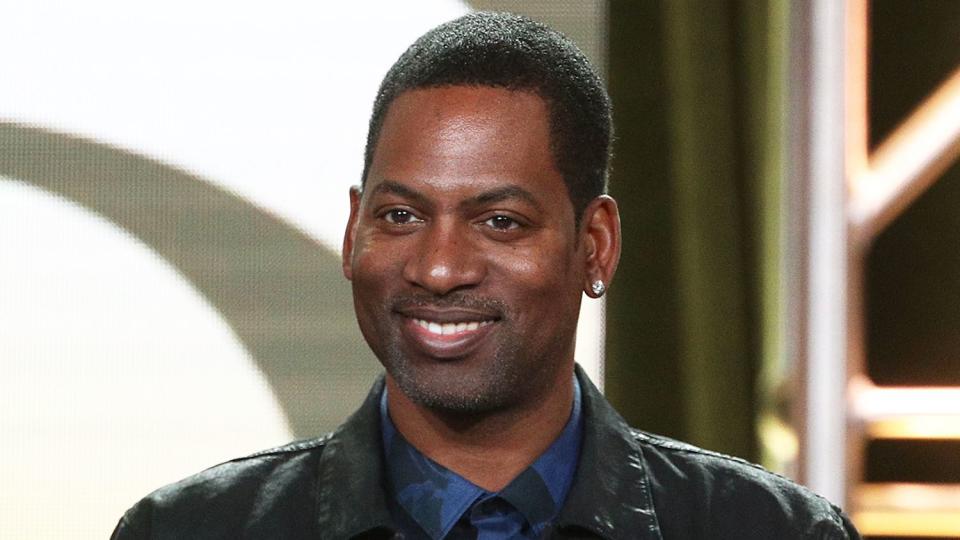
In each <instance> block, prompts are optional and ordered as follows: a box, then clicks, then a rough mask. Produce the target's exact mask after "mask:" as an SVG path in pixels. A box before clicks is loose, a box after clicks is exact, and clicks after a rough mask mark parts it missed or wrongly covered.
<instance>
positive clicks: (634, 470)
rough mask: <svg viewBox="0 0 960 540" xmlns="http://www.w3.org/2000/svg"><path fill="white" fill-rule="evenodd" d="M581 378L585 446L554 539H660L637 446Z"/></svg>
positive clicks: (621, 422)
mask: <svg viewBox="0 0 960 540" xmlns="http://www.w3.org/2000/svg"><path fill="white" fill-rule="evenodd" d="M577 378H578V379H579V381H580V388H581V390H582V391H583V412H584V415H585V418H584V433H583V447H582V449H581V451H580V463H579V464H578V466H577V473H576V477H575V478H574V481H573V485H572V486H571V488H570V493H569V495H568V496H567V500H566V502H565V503H564V506H563V509H562V510H561V511H560V516H559V518H558V520H557V527H556V528H555V531H556V532H555V535H556V536H555V537H557V538H578V537H579V538H591V537H597V536H599V537H600V538H608V539H610V540H627V539H631V540H638V539H639V540H661V535H660V527H659V525H658V523H657V516H656V513H655V511H654V507H653V498H652V495H651V490H650V481H649V478H648V476H647V469H646V462H645V461H644V458H643V452H642V451H641V449H640V446H639V444H638V443H637V442H636V440H635V439H634V437H633V435H632V433H631V431H630V428H629V427H628V426H627V424H626V421H624V420H623V418H622V417H621V416H620V415H619V414H618V413H617V412H616V411H615V410H614V409H613V407H612V406H611V405H610V404H609V403H608V402H607V400H606V399H605V398H604V397H603V396H602V395H601V394H600V391H599V390H597V388H596V387H595V386H594V385H593V383H591V382H590V380H589V379H588V378H587V376H586V375H585V374H584V373H583V370H582V369H580V367H579V366H577Z"/></svg>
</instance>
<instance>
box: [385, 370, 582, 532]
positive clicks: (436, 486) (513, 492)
mask: <svg viewBox="0 0 960 540" xmlns="http://www.w3.org/2000/svg"><path fill="white" fill-rule="evenodd" d="M573 389H574V392H573V407H572V410H571V414H570V419H569V420H568V421H567V424H566V426H564V428H563V431H561V433H560V435H559V436H558V437H557V439H556V440H555V441H554V442H553V443H552V444H551V445H550V447H549V448H547V450H546V451H545V452H544V453H543V454H541V455H540V457H539V458H537V460H536V461H535V462H534V463H533V464H532V465H530V467H528V468H527V469H526V470H524V471H523V472H521V473H520V474H519V475H518V476H517V477H516V478H515V479H513V480H512V481H511V482H510V484H508V485H507V486H506V487H505V488H504V489H503V490H501V491H500V492H499V493H498V495H499V496H500V497H502V498H503V499H505V500H506V501H507V502H509V503H510V504H512V505H513V506H514V507H515V508H516V509H517V510H518V511H520V513H522V514H523V515H524V517H525V518H526V519H527V521H528V522H529V523H530V524H531V526H533V527H534V528H540V529H542V528H543V527H545V526H546V525H547V524H548V523H549V522H550V521H552V520H553V519H554V518H555V517H556V515H557V514H558V512H559V510H560V508H561V507H562V505H563V502H564V500H565V499H566V496H567V492H568V491H569V489H570V484H571V482H572V480H573V477H574V473H575V472H576V467H577V462H578V460H579V456H580V443H581V439H582V434H583V420H582V414H581V408H582V407H581V396H580V383H579V381H577V379H576V377H574V380H573ZM380 424H381V426H380V427H381V436H382V438H383V448H384V454H385V459H386V465H387V467H386V468H387V476H388V478H389V479H390V487H389V488H388V489H389V493H390V494H391V495H392V496H393V500H394V501H396V503H397V504H398V505H399V506H400V507H402V508H403V510H404V511H405V512H406V513H407V514H408V515H409V516H410V517H411V518H413V520H414V521H416V522H417V524H418V525H419V526H420V527H421V528H423V530H424V532H426V533H427V534H428V535H430V537H431V538H435V539H436V538H443V537H444V536H446V534H447V533H448V532H449V531H450V529H451V528H452V527H453V526H454V524H456V522H457V520H458V519H459V518H460V516H461V515H463V513H464V512H465V511H467V510H468V509H469V508H470V506H471V505H472V504H473V503H474V502H475V501H476V500H477V499H479V498H482V497H485V496H488V495H490V494H489V492H487V491H485V490H484V489H482V488H480V487H479V486H476V485H475V484H473V483H472V482H470V481H469V480H467V479H465V478H463V477H462V476H460V475H458V474H457V473H455V472H453V471H451V470H449V469H447V468H445V467H443V466H442V465H440V464H438V463H436V462H434V461H432V460H431V459H430V458H428V457H426V456H425V455H423V454H422V453H420V451H418V450H417V449H416V448H414V447H413V445H411V444H410V443H408V442H407V441H406V440H405V439H404V438H403V435H401V434H400V433H399V432H398V431H397V429H396V427H395V426H394V425H393V422H392V421H391V419H390V415H389V414H388V413H387V391H386V388H384V391H383V394H382V395H381V398H380Z"/></svg>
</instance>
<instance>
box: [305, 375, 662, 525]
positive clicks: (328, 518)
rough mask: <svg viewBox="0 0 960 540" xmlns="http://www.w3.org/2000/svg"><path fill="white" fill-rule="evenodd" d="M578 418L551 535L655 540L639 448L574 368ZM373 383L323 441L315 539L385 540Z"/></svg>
mask: <svg viewBox="0 0 960 540" xmlns="http://www.w3.org/2000/svg"><path fill="white" fill-rule="evenodd" d="M576 371H577V378H578V380H579V381H580V389H581V392H582V393H581V398H582V400H583V401H582V407H583V415H584V427H583V446H582V447H581V449H580V463H579V465H578V467H577V473H576V476H575V478H574V480H573V485H572V486H571V487H570V492H569V493H568V495H567V500H566V502H565V503H564V505H563V508H562V509H561V511H560V515H559V517H558V518H557V527H556V530H557V531H558V532H560V533H561V534H563V533H564V532H571V533H575V532H576V531H578V530H579V531H585V532H590V533H592V534H594V535H598V536H600V537H601V538H607V539H610V540H627V539H634V540H661V536H660V528H659V525H658V524H657V517H656V513H655V512H654V507H653V497H652V495H651V490H650V480H649V478H648V476H647V470H646V463H645V461H644V458H643V452H642V450H641V448H640V445H639V443H638V442H637V441H636V440H635V439H634V437H633V434H632V432H631V430H630V428H629V427H628V426H627V424H626V422H625V421H624V420H623V418H622V417H621V416H620V415H619V414H618V413H617V412H616V411H615V410H614V409H613V407H612V406H611V405H610V404H609V403H608V402H607V400H606V399H604V397H603V396H602V395H601V394H600V391H599V390H597V388H596V387H595V386H594V385H593V383H591V382H590V379H588V378H587V376H586V375H585V374H584V373H583V370H582V369H580V367H579V366H577V368H576ZM383 384H384V383H383V377H380V378H379V379H378V380H377V382H376V383H375V384H374V385H373V388H372V389H371V390H370V394H369V395H367V399H366V400H365V401H364V403H363V405H362V406H361V407H360V409H359V410H357V412H355V413H354V414H353V415H352V416H351V417H350V418H349V419H348V420H347V421H346V422H345V423H344V424H343V425H342V426H341V427H340V428H339V429H337V431H335V432H334V433H333V434H332V435H331V436H330V438H329V440H328V442H327V443H326V445H325V448H324V450H323V454H322V456H321V458H320V462H319V465H318V471H317V475H318V483H317V485H318V488H317V489H318V491H317V498H316V500H317V524H318V527H319V531H320V535H321V537H322V538H355V537H358V536H363V537H367V536H370V537H386V538H389V537H390V536H391V532H392V531H393V530H394V527H393V526H392V520H391V518H390V512H389V510H388V506H387V500H386V489H385V486H386V481H385V467H384V461H383V450H382V448H381V447H382V443H381V440H382V438H381V435H380V412H379V403H378V400H379V397H380V394H381V393H382V392H383ZM378 532H379V533H381V534H379V535H378V534H377V533H378Z"/></svg>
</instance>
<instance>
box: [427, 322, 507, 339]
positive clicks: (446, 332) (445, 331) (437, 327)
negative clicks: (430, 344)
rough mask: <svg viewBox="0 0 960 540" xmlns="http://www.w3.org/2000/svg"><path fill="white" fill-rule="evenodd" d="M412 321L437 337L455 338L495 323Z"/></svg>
mask: <svg viewBox="0 0 960 540" xmlns="http://www.w3.org/2000/svg"><path fill="white" fill-rule="evenodd" d="M412 320H413V322H414V324H416V325H417V326H419V327H420V328H423V329H424V330H426V331H427V332H429V333H431V334H433V335H436V336H455V335H458V334H465V333H467V332H475V331H477V330H479V329H481V328H483V327H485V326H489V325H491V324H493V323H494V322H495V321H494V320H492V319H488V320H480V321H461V322H456V323H452V322H444V323H441V322H437V321H429V320H426V319H417V318H413V319H412Z"/></svg>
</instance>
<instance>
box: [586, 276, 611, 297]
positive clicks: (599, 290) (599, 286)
mask: <svg viewBox="0 0 960 540" xmlns="http://www.w3.org/2000/svg"><path fill="white" fill-rule="evenodd" d="M590 290H591V291H593V294H595V295H597V296H603V293H605V292H607V286H606V285H604V284H603V282H602V281H600V280H599V279H598V280H596V281H594V282H593V284H592V285H590Z"/></svg>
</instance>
